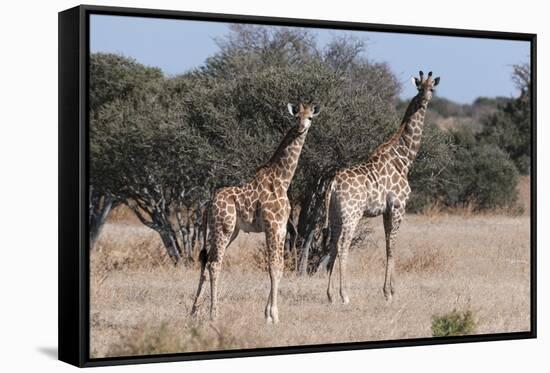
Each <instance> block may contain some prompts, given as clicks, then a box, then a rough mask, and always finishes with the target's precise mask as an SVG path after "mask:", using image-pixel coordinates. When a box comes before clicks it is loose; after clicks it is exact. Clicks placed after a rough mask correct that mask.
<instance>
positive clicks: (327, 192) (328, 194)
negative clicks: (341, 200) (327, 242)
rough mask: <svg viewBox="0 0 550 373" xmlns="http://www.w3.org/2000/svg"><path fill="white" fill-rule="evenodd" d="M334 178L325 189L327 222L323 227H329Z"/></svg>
mask: <svg viewBox="0 0 550 373" xmlns="http://www.w3.org/2000/svg"><path fill="white" fill-rule="evenodd" d="M334 181H335V180H334V178H331V180H330V181H329V183H328V186H327V189H326V190H325V224H324V225H323V229H327V228H328V223H329V213H330V199H331V198H332V191H333V190H334Z"/></svg>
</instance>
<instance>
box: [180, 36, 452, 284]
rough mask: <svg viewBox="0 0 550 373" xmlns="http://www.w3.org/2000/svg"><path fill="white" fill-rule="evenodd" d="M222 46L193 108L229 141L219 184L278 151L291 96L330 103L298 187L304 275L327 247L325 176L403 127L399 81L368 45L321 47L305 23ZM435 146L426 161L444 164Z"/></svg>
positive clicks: (221, 142) (246, 174) (209, 129)
mask: <svg viewBox="0 0 550 373" xmlns="http://www.w3.org/2000/svg"><path fill="white" fill-rule="evenodd" d="M219 46H220V52H219V53H217V54H216V55H214V56H212V57H211V58H209V59H208V60H207V62H206V64H205V65H204V66H203V67H202V68H201V69H200V70H198V71H196V72H195V73H194V74H193V79H196V82H197V83H196V84H195V85H194V86H195V88H196V89H198V90H200V92H201V94H195V95H194V97H196V100H197V101H198V103H197V102H194V103H192V104H191V106H194V107H190V108H189V109H190V111H191V112H194V113H195V114H193V116H192V118H193V123H195V124H196V125H197V126H198V127H199V128H201V129H202V130H203V131H205V133H208V137H209V138H210V139H211V141H212V142H213V143H215V144H216V146H221V148H222V149H224V152H223V158H224V159H225V163H226V165H227V166H228V167H226V168H224V171H226V172H229V173H224V172H222V173H221V174H220V175H218V176H219V179H218V178H217V179H216V185H218V186H222V185H227V184H228V183H240V182H243V181H246V180H247V179H249V178H250V177H251V176H252V175H253V172H254V170H255V169H256V168H257V167H258V166H260V165H261V164H262V163H263V162H265V160H266V159H269V156H270V155H271V153H272V152H273V151H274V149H275V148H276V147H277V144H278V142H279V141H280V139H281V137H282V135H283V133H284V132H286V130H288V129H289V128H290V126H292V125H293V120H292V118H290V117H289V116H288V115H287V114H286V111H285V110H284V108H285V106H286V103H287V102H300V101H301V102H310V103H311V102H315V103H318V104H321V106H322V113H321V115H320V116H319V117H318V118H316V120H315V122H314V124H313V127H312V128H311V130H310V133H309V135H308V140H307V141H306V143H305V146H304V149H303V151H302V154H301V157H300V164H299V167H298V169H297V171H296V174H295V176H294V179H293V182H292V184H291V188H290V190H289V198H290V200H291V204H292V209H293V212H292V214H291V219H290V221H289V226H288V228H289V232H290V234H289V237H288V240H287V247H288V248H293V247H294V248H295V250H296V251H297V253H296V254H295V255H296V256H299V257H301V259H300V263H299V265H297V266H296V267H297V268H298V269H300V271H301V272H302V273H304V272H307V271H308V270H309V271H311V270H315V269H316V268H317V267H318V262H319V261H320V260H321V258H322V257H323V255H324V251H323V250H324V249H323V246H322V245H321V241H322V224H321V223H322V222H323V220H324V217H323V211H324V203H325V199H324V195H325V193H324V192H325V189H326V182H327V180H329V178H330V175H331V174H332V173H333V172H334V170H336V169H337V168H340V167H344V166H348V165H351V164H354V163H357V162H360V161H363V160H366V158H367V157H368V156H369V154H370V153H371V152H372V151H373V150H374V149H375V147H376V146H378V145H379V144H380V143H382V142H383V141H384V140H386V139H387V138H388V137H389V136H390V134H391V133H392V132H393V131H394V130H395V129H397V126H398V124H399V122H398V116H397V113H396V112H395V103H396V98H397V94H398V92H399V84H398V82H397V79H396V78H395V76H394V75H393V74H392V73H391V72H390V70H389V68H388V66H387V65H385V64H381V63H371V62H370V61H369V60H368V59H367V58H366V57H365V56H364V51H365V45H364V43H363V42H362V41H361V40H358V39H354V38H350V37H344V38H338V39H335V40H333V41H332V42H331V43H329V44H328V45H326V46H325V47H321V46H319V45H318V44H317V43H316V41H315V38H314V37H313V36H312V34H310V33H309V32H308V31H307V30H305V29H296V28H292V29H289V28H272V27H270V28H266V27H259V26H250V25H238V26H234V27H233V28H232V32H231V33H230V34H229V35H228V37H226V38H225V39H223V40H220V41H219ZM197 109H198V110H197ZM219 113H223V115H222V116H221V117H218V114H219ZM228 134H230V135H229V136H228ZM432 135H433V133H432V132H428V134H427V135H426V136H427V137H432ZM432 144H433V145H436V141H428V145H427V146H426V147H424V148H423V149H422V152H421V154H419V162H420V163H422V162H427V163H431V164H432V165H433V167H437V166H438V165H441V163H442V162H444V161H445V159H446V158H445V157H443V156H441V154H440V153H441V152H443V153H445V152H447V148H445V147H441V146H431V145H432ZM243 160H246V163H243ZM220 161H221V159H220Z"/></svg>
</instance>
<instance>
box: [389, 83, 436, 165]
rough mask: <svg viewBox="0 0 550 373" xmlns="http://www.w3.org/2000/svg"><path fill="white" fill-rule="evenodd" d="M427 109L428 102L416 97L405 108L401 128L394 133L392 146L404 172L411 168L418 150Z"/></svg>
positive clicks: (419, 96) (418, 96)
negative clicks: (402, 163)
mask: <svg viewBox="0 0 550 373" xmlns="http://www.w3.org/2000/svg"><path fill="white" fill-rule="evenodd" d="M427 107H428V101H427V100H424V99H422V96H421V95H420V94H419V95H416V96H415V97H414V98H413V99H412V100H411V102H410V104H409V106H408V107H407V111H406V112H405V116H404V117H403V121H402V123H401V126H400V127H399V129H398V130H397V133H396V135H397V136H396V138H395V142H394V146H395V147H396V150H397V151H398V154H400V155H401V158H402V160H403V161H404V163H405V164H404V165H403V169H406V172H408V170H409V169H410V167H411V166H412V163H413V162H414V160H415V159H416V155H417V154H418V150H419V149H420V140H421V138H422V131H423V129H424V117H425V116H426V109H427Z"/></svg>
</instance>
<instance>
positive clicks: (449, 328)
mask: <svg viewBox="0 0 550 373" xmlns="http://www.w3.org/2000/svg"><path fill="white" fill-rule="evenodd" d="M475 328H476V323H475V321H474V316H473V314H472V311H464V312H459V311H457V310H453V311H452V312H450V313H448V314H445V315H442V316H433V317H432V336H434V337H450V336H456V335H470V334H473V333H474V332H475Z"/></svg>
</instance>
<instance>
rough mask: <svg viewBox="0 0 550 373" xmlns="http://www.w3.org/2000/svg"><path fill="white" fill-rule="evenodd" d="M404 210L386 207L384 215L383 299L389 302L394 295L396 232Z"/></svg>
mask: <svg viewBox="0 0 550 373" xmlns="http://www.w3.org/2000/svg"><path fill="white" fill-rule="evenodd" d="M404 212H405V211H404V208H395V207H394V206H393V205H391V206H388V209H387V211H386V212H385V213H384V232H385V234H386V275H385V278H384V289H383V290H384V297H385V298H386V300H387V301H391V300H392V298H393V295H394V293H395V288H394V268H395V261H394V249H395V239H396V236H397V230H398V229H399V226H400V224H401V221H402V220H403V215H404Z"/></svg>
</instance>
